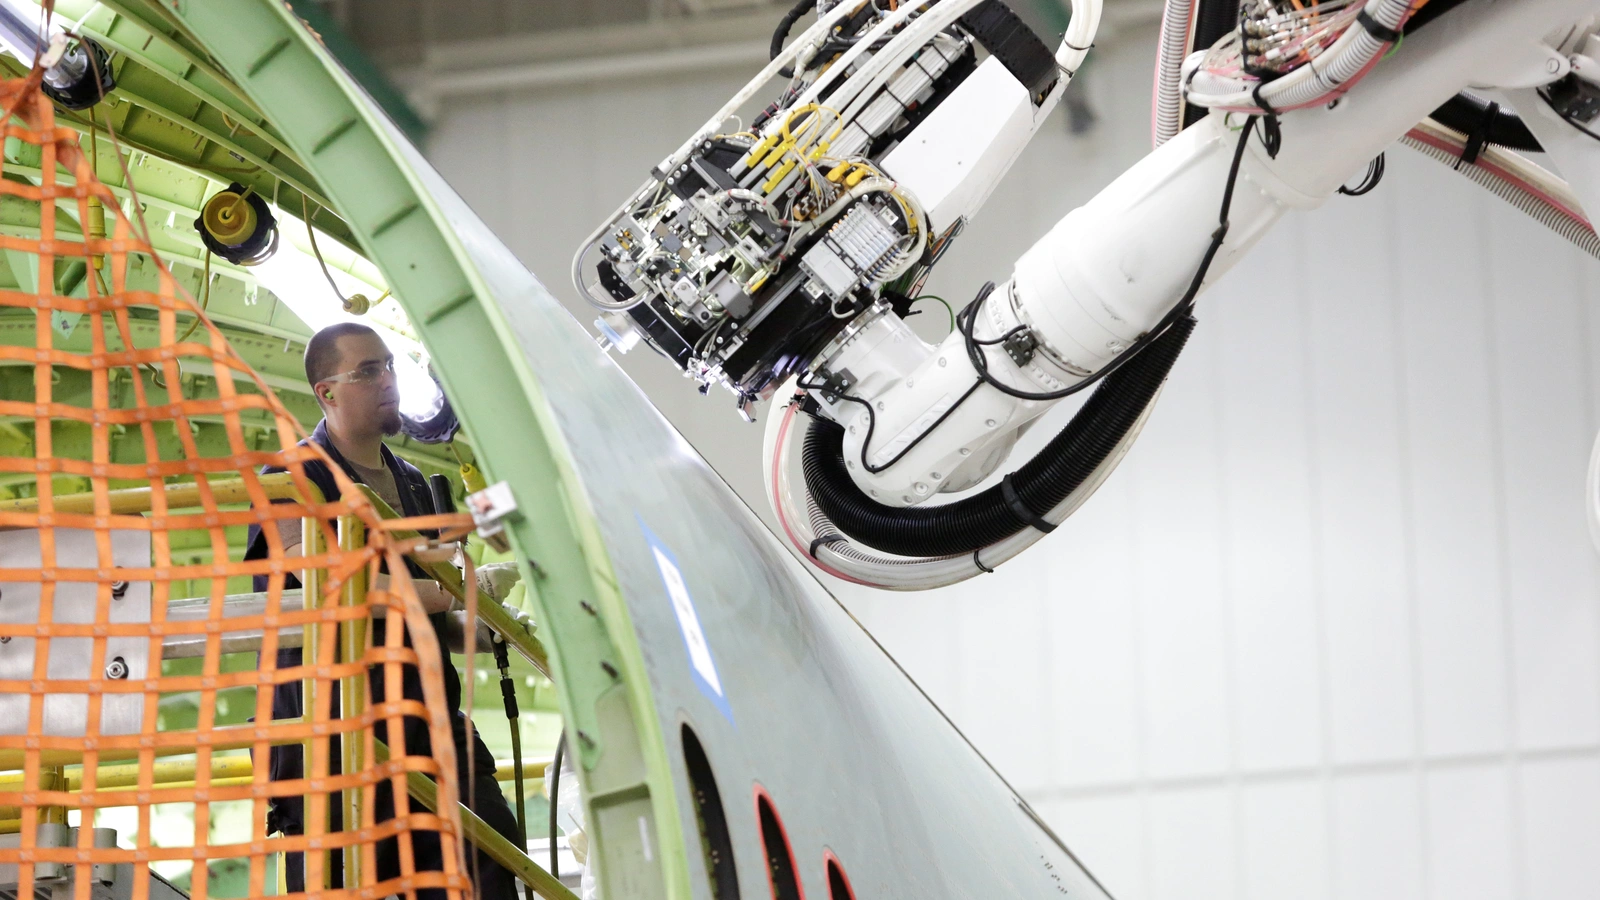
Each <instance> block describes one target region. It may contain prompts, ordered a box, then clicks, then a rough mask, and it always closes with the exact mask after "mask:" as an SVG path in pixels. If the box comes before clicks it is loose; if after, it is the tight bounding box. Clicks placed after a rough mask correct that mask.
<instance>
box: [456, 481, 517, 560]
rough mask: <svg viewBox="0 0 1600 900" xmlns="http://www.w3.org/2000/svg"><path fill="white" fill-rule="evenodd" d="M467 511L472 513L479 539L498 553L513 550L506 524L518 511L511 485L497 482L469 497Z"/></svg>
mask: <svg viewBox="0 0 1600 900" xmlns="http://www.w3.org/2000/svg"><path fill="white" fill-rule="evenodd" d="M467 510H468V511H469V512H471V513H472V523H473V524H474V525H476V526H477V527H478V537H481V538H483V542H484V543H486V544H488V545H489V546H490V547H493V548H494V549H495V551H496V552H499V553H506V552H509V551H510V550H511V541H510V539H508V538H507V537H506V522H507V521H508V520H509V519H510V518H511V517H512V515H513V514H515V513H516V511H517V498H516V497H513V496H512V495H511V485H510V484H507V483H506V482H504V481H497V482H495V483H494V484H491V485H489V486H488V487H486V488H484V489H483V490H481V491H478V492H477V493H475V494H468V495H467Z"/></svg>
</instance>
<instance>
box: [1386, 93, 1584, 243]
mask: <svg viewBox="0 0 1600 900" xmlns="http://www.w3.org/2000/svg"><path fill="white" fill-rule="evenodd" d="M1400 142H1401V143H1402V144H1405V145H1406V146H1407V147H1410V148H1411V149H1413V150H1415V151H1417V152H1418V153H1421V154H1422V155H1423V156H1426V157H1428V158H1429V159H1431V160H1433V161H1435V162H1439V163H1443V164H1445V165H1447V166H1450V167H1451V168H1453V169H1455V171H1457V172H1459V173H1460V174H1462V175H1463V176H1465V177H1466V178H1467V179H1468V180H1470V181H1472V182H1473V183H1474V184H1477V185H1478V186H1480V187H1483V188H1486V189H1487V190H1488V191H1489V192H1490V193H1492V194H1494V195H1495V196H1497V197H1499V198H1500V199H1502V200H1504V201H1506V202H1507V203H1510V204H1511V205H1512V206H1515V207H1516V208H1517V209H1520V210H1522V211H1523V212H1525V213H1527V214H1528V215H1529V216H1531V217H1532V218H1533V220H1534V221H1536V222H1538V223H1539V224H1541V225H1544V226H1545V227H1546V228H1549V229H1550V230H1551V231H1554V232H1555V233H1556V234H1558V235H1560V236H1561V237H1563V238H1565V239H1567V240H1568V241H1571V242H1572V244H1573V245H1575V246H1576V247H1577V248H1578V249H1580V250H1582V251H1583V252H1585V253H1587V254H1589V255H1590V256H1593V257H1596V258H1600V237H1597V236H1596V235H1595V231H1594V226H1593V225H1591V224H1590V223H1589V221H1588V220H1587V219H1586V218H1584V216H1583V213H1582V209H1583V207H1582V205H1581V204H1580V203H1579V202H1578V198H1577V196H1576V195H1575V194H1573V193H1572V188H1570V187H1568V186H1567V183H1566V182H1565V181H1562V180H1561V179H1560V178H1558V177H1557V176H1555V175H1554V174H1552V173H1550V172H1548V171H1546V170H1545V169H1543V168H1540V167H1539V166H1537V165H1535V164H1534V163H1533V162H1531V161H1529V160H1528V159H1526V158H1525V157H1523V156H1522V155H1520V154H1518V153H1514V152H1512V151H1510V150H1505V149H1502V148H1500V147H1496V146H1493V145H1485V146H1484V148H1483V151H1482V152H1481V153H1480V154H1479V156H1478V160H1477V162H1476V163H1472V164H1470V165H1458V163H1460V161H1461V152H1462V149H1463V148H1465V146H1466V143H1467V139H1466V137H1465V136H1463V135H1461V134H1460V133H1459V132H1456V131H1453V130H1451V129H1449V128H1446V127H1444V126H1443V125H1440V124H1438V123H1436V122H1434V121H1432V120H1428V119H1424V120H1423V121H1422V123H1421V124H1419V125H1418V126H1417V127H1416V128H1413V129H1412V130H1411V133H1410V134H1407V135H1406V136H1405V137H1403V138H1401V139H1400Z"/></svg>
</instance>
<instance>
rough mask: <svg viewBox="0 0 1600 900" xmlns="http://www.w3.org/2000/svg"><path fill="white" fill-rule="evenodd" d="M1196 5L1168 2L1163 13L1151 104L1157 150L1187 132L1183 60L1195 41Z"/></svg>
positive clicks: (1180, 0) (1152, 135)
mask: <svg viewBox="0 0 1600 900" xmlns="http://www.w3.org/2000/svg"><path fill="white" fill-rule="evenodd" d="M1196 2H1197V0H1167V2H1166V4H1165V5H1164V6H1163V7H1162V10H1161V44H1160V46H1159V48H1158V49H1157V50H1156V82H1155V96H1154V97H1152V98H1151V102H1150V106H1151V112H1150V141H1151V143H1152V144H1154V145H1155V146H1157V147H1159V146H1161V145H1162V144H1165V143H1166V142H1167V141H1170V140H1172V139H1173V138H1174V137H1176V136H1177V134H1178V132H1179V131H1182V130H1183V58H1184V57H1185V56H1187V55H1188V53H1189V42H1190V41H1191V40H1193V35H1194V8H1195V3H1196Z"/></svg>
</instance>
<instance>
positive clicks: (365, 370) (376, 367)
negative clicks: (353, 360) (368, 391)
mask: <svg viewBox="0 0 1600 900" xmlns="http://www.w3.org/2000/svg"><path fill="white" fill-rule="evenodd" d="M384 375H391V376H392V375H394V358H393V357H390V358H389V359H386V360H384V361H383V362H369V363H364V364H362V365H361V366H360V367H358V368H354V369H351V370H350V371H348V372H340V373H339V374H337V375H329V376H328V377H327V378H324V379H322V380H323V381H331V382H333V383H334V384H372V383H373V382H375V381H377V380H378V379H380V378H382V377H383V376H384Z"/></svg>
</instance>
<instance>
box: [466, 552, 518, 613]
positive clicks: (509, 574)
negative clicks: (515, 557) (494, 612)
mask: <svg viewBox="0 0 1600 900" xmlns="http://www.w3.org/2000/svg"><path fill="white" fill-rule="evenodd" d="M477 573H478V593H479V594H482V595H483V596H485V597H488V598H489V599H490V600H493V601H495V602H496V603H499V602H502V601H504V600H505V599H506V596H507V595H509V594H510V593H511V589H512V588H513V587H515V586H516V584H517V582H519V581H521V580H522V570H521V569H518V568H517V564H516V563H514V562H499V563H489V564H488V565H485V566H479V567H478V570H477Z"/></svg>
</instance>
